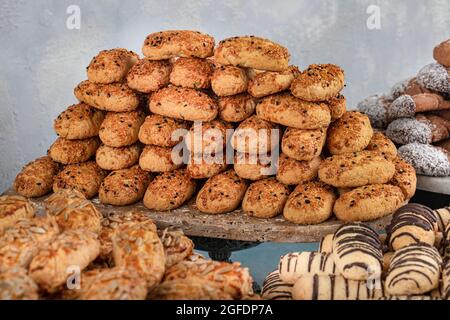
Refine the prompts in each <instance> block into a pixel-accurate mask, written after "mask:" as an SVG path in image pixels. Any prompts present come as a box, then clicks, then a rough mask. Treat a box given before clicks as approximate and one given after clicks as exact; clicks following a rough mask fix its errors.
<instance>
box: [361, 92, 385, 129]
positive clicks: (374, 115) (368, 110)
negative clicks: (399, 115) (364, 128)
mask: <svg viewBox="0 0 450 320" xmlns="http://www.w3.org/2000/svg"><path fill="white" fill-rule="evenodd" d="M391 102H392V100H390V98H389V97H386V96H385V95H378V94H376V95H373V96H370V97H367V98H366V99H364V100H362V101H360V102H359V103H358V105H357V109H358V110H359V111H361V112H362V113H364V114H365V115H367V116H368V117H369V119H370V123H371V124H372V126H374V127H375V128H379V129H384V128H386V126H387V125H388V124H389V120H388V117H387V110H388V108H389V106H390V104H391Z"/></svg>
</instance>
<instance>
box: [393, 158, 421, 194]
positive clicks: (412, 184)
mask: <svg viewBox="0 0 450 320" xmlns="http://www.w3.org/2000/svg"><path fill="white" fill-rule="evenodd" d="M392 162H393V163H394V165H395V174H394V176H393V177H392V179H391V180H390V181H389V183H390V184H392V185H394V186H397V187H399V188H400V189H402V191H403V194H404V196H405V199H411V198H412V197H413V196H414V194H415V193H416V186H417V176H416V170H414V167H413V166H412V165H410V164H409V163H408V162H406V161H404V160H403V159H401V158H399V157H396V158H395V159H393V160H392Z"/></svg>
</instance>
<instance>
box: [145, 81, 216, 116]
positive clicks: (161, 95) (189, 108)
mask: <svg viewBox="0 0 450 320" xmlns="http://www.w3.org/2000/svg"><path fill="white" fill-rule="evenodd" d="M149 108H150V111H151V112H153V113H156V114H160V115H162V116H166V117H171V118H177V119H181V120H188V121H211V120H214V118H215V117H216V116H217V113H218V107H217V104H216V102H215V101H214V100H213V99H212V98H210V97H209V96H208V95H207V94H206V93H203V92H200V91H197V90H195V89H190V88H180V87H167V88H163V89H160V90H158V91H157V92H155V93H154V94H152V96H151V97H150V99H149Z"/></svg>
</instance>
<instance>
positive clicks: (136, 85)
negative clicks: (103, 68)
mask: <svg viewBox="0 0 450 320" xmlns="http://www.w3.org/2000/svg"><path fill="white" fill-rule="evenodd" d="M171 70H172V65H171V64H170V62H169V61H166V60H161V61H152V60H149V59H142V60H139V62H138V63H136V64H135V65H134V66H133V68H131V70H130V72H129V73H128V75H127V83H128V86H129V87H130V88H131V89H134V90H136V91H139V92H143V93H151V92H153V91H156V90H159V89H161V88H163V87H165V86H166V85H167V84H169V77H170V72H171Z"/></svg>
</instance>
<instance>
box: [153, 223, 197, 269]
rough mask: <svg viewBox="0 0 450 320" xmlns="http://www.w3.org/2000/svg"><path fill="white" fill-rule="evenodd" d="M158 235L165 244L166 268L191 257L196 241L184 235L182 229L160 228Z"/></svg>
mask: <svg viewBox="0 0 450 320" xmlns="http://www.w3.org/2000/svg"><path fill="white" fill-rule="evenodd" d="M158 236H159V238H160V239H161V242H162V244H163V246H164V253H165V255H166V268H170V267H171V266H173V265H175V264H177V263H178V262H180V261H182V260H184V259H186V258H187V257H189V256H190V255H191V254H192V252H193V250H194V243H193V242H192V240H191V239H189V238H188V237H187V236H185V235H184V233H183V231H182V230H179V229H175V228H165V229H163V230H162V229H160V230H158Z"/></svg>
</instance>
